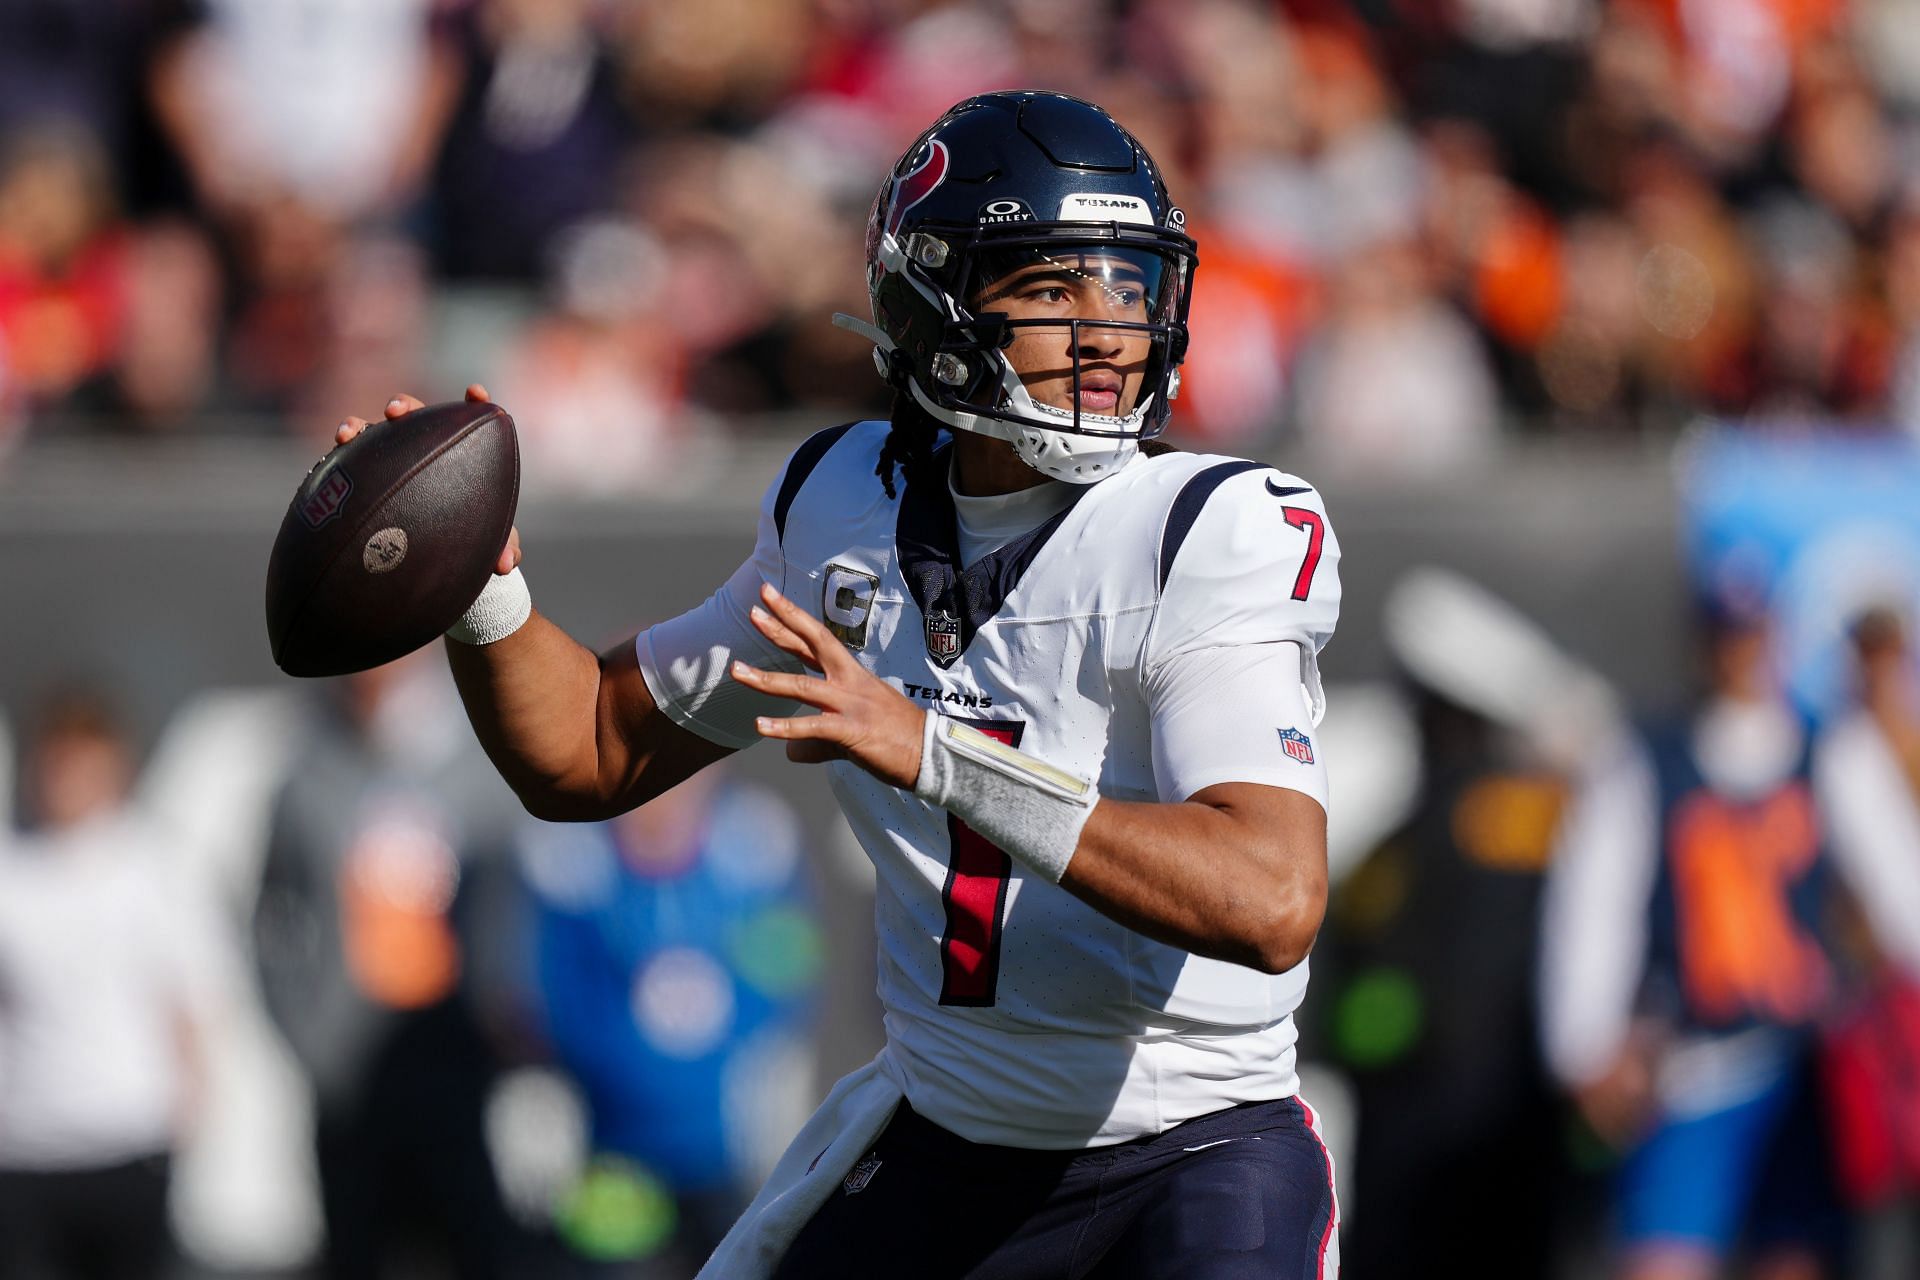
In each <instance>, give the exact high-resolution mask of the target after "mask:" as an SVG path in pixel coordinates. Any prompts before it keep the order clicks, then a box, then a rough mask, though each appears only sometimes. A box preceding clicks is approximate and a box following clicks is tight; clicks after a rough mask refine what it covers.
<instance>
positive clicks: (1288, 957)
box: [1060, 788, 1327, 973]
mask: <svg viewBox="0 0 1920 1280" xmlns="http://www.w3.org/2000/svg"><path fill="white" fill-rule="evenodd" d="M1215 790H1220V789H1215V788H1209V791H1215ZM1225 790H1229V791H1230V792H1231V791H1235V790H1239V788H1227V789H1225ZM1262 790H1266V789H1262ZM1201 794H1202V795H1207V794H1208V793H1207V792H1203V793H1201ZM1210 798H1211V799H1212V800H1213V802H1212V803H1200V802H1198V801H1194V800H1189V801H1187V802H1185V803H1182V804H1139V803H1128V802H1125V801H1119V800H1112V799H1104V800H1102V801H1100V803H1099V804H1097V805H1096V806H1094V809H1093V812H1092V814H1091V815H1090V816H1089V817H1088V819H1087V824H1086V826H1085V827H1084V828H1083V829H1082V831H1081V833H1080V843H1079V846H1078V847H1077V848H1076V849H1075V851H1074V855H1073V859H1072V861H1071V862H1069V863H1068V864H1067V870H1066V875H1065V877H1064V878H1063V879H1062V880H1061V882H1060V883H1061V887H1062V888H1065V889H1067V890H1068V891H1070V892H1071V893H1073V894H1074V895H1075V896H1076V897H1079V898H1080V899H1082V900H1083V901H1085V902H1087V903H1089V904H1090V905H1092V906H1094V907H1096V908H1098V909H1099V910H1100V911H1101V913H1102V914H1104V915H1107V916H1110V917H1112V918H1113V919H1115V920H1118V921H1119V922H1120V923H1122V924H1124V925H1126V926H1127V927H1129V928H1131V929H1133V930H1135V931H1137V932H1139V933H1143V934H1145V935H1147V936H1148V937H1150V938H1154V939H1157V940H1158V941H1161V942H1165V943H1168V944H1169V945H1172V946H1177V947H1180V948H1182V949H1183V950H1186V951H1191V952H1193V953H1194V954H1196V955H1204V956H1210V957H1212V958H1214V959H1219V960H1227V961H1230V962H1232V963H1234V964H1242V965H1247V966H1249V967H1250V968H1255V969H1260V970H1263V971H1265V972H1268V973H1281V972H1284V971H1286V970H1287V969H1290V968H1292V967H1293V966H1294V965H1296V964H1298V963H1299V962H1300V961H1301V960H1302V959H1303V958H1305V956H1306V954H1307V951H1308V950H1309V948H1311V947H1312V945H1313V939H1314V936H1315V934H1316V933H1318V932H1319V929H1320V922H1321V919H1322V917H1323V916H1324V915H1325V911H1326V898H1327V872H1326V842H1325V815H1324V813H1322V812H1320V810H1319V806H1318V805H1317V804H1315V803H1314V802H1313V801H1312V800H1310V799H1308V798H1306V797H1304V796H1301V797H1298V798H1297V801H1284V802H1283V803H1285V804H1286V807H1287V808H1288V809H1289V813H1288V814H1287V815H1286V819H1285V820H1284V821H1279V822H1276V821H1275V815H1274V814H1272V813H1271V812H1268V811H1266V810H1267V808H1268V805H1267V802H1268V801H1270V800H1271V799H1272V797H1261V798H1260V800H1259V802H1258V804H1257V808H1258V810H1259V811H1255V809H1253V808H1249V807H1247V806H1246V805H1245V804H1244V803H1242V802H1243V801H1244V800H1245V799H1246V797H1236V796H1234V795H1232V794H1228V795H1226V796H1215V797H1210ZM1315 815H1317V817H1318V830H1317V831H1313V830H1303V829H1302V828H1303V827H1310V826H1312V825H1313V823H1314V817H1315Z"/></svg>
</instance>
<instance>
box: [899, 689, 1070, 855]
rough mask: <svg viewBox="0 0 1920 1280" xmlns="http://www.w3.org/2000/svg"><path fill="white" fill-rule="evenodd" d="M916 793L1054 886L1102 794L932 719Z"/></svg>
mask: <svg viewBox="0 0 1920 1280" xmlns="http://www.w3.org/2000/svg"><path fill="white" fill-rule="evenodd" d="M913 793H914V794H915V795H916V796H919V797H920V798H921V799H922V800H925V801H928V802H929V803H931V804H937V805H939V806H940V807H941V808H942V809H945V810H946V811H947V812H949V813H951V814H953V815H954V816H955V817H957V818H959V819H960V820H961V821H962V822H965V823H966V824H967V825H968V826H969V827H972V828H973V829H974V830H975V831H978V832H979V833H980V834H981V835H983V836H985V837H986V838H987V839H988V840H989V841H991V842H992V843H993V844H995V845H997V846H998V847H999V848H1001V849H1003V850H1005V851H1006V852H1007V853H1008V854H1009V855H1011V856H1013V857H1015V858H1018V859H1020V861H1021V862H1022V863H1024V864H1025V865H1026V866H1028V867H1031V868H1032V869H1033V870H1034V871H1036V872H1038V873H1039V874H1041V875H1043V876H1045V877H1046V878H1047V879H1048V880H1050V881H1052V882H1053V883H1054V884H1059V883H1060V877H1061V876H1063V875H1065V874H1066V872H1067V863H1068V861H1069V860H1070V859H1071V858H1072V857H1073V851H1074V849H1075V848H1076V847H1078V846H1079V844H1080V829H1081V828H1082V827H1084V826H1086V825H1087V817H1088V815H1089V814H1091V813H1092V812H1093V806H1094V804H1095V802H1097V801H1098V800H1099V799H1100V793H1099V791H1097V790H1096V789H1095V788H1094V785H1093V783H1092V782H1090V781H1089V780H1087V779H1086V778H1081V777H1076V776H1075V775H1073V774H1071V773H1068V772H1066V771H1065V770H1064V769H1056V768H1054V767H1053V766H1052V765H1050V764H1048V763H1046V762H1045V761H1044V760H1039V759H1036V758H1035V757H1033V756H1030V755H1027V754H1026V753H1025V752H1023V751H1016V750H1015V749H1014V748H1012V747H1010V746H1008V745H1007V744H1006V743H1004V742H1001V741H999V740H998V739H997V738H991V737H988V736H987V735H986V734H984V733H982V732H980V731H979V730H978V729H975V728H973V727H972V726H970V725H964V724H961V723H960V722H959V721H958V720H954V719H951V718H950V717H947V716H943V715H941V714H940V713H939V712H937V711H929V712H927V723H926V728H925V729H924V730H923V731H922V733H921V736H920V776H919V778H918V779H916V780H915V782H914V784H913Z"/></svg>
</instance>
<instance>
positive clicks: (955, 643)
mask: <svg viewBox="0 0 1920 1280" xmlns="http://www.w3.org/2000/svg"><path fill="white" fill-rule="evenodd" d="M927 656H928V657H929V658H932V659H933V660H934V661H935V662H937V663H939V664H940V665H941V666H943V667H950V666H952V665H953V660H954V659H955V658H957V657H959V656H960V619H958V618H956V617H954V616H953V615H952V614H951V613H948V612H947V611H946V610H945V609H941V610H938V611H937V612H934V613H930V614H928V615H927Z"/></svg>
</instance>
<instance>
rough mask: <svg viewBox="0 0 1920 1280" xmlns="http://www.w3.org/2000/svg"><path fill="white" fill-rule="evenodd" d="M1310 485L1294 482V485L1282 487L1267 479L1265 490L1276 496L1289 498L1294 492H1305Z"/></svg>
mask: <svg viewBox="0 0 1920 1280" xmlns="http://www.w3.org/2000/svg"><path fill="white" fill-rule="evenodd" d="M1312 487H1313V486H1312V485H1306V484H1295V485H1288V486H1286V487H1285V488H1282V487H1281V486H1279V485H1277V484H1275V483H1274V482H1273V481H1272V480H1268V481H1267V492H1268V493H1270V494H1272V495H1273V496H1274V497H1276V498H1291V497H1292V496H1293V495H1294V494H1296V493H1305V492H1307V491H1308V490H1309V489H1311V488H1312Z"/></svg>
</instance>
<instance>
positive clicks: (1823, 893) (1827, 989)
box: [1541, 584, 1920, 1277]
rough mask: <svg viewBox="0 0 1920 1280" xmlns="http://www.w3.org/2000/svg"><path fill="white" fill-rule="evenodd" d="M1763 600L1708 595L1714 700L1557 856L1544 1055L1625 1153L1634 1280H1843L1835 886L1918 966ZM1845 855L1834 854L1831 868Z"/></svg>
mask: <svg viewBox="0 0 1920 1280" xmlns="http://www.w3.org/2000/svg"><path fill="white" fill-rule="evenodd" d="M1765 603H1766V602H1765V600H1764V599H1762V598H1759V596H1758V593H1757V592H1755V591H1753V590H1750V589H1747V587H1746V585H1745V584H1734V585H1729V586H1727V587H1726V588H1725V589H1720V588H1716V589H1714V590H1712V591H1710V592H1709V593H1708V594H1707V595H1706V596H1705V599H1704V619H1705V637H1706V640H1705V658H1706V668H1707V671H1706V683H1707V688H1706V691H1705V694H1704V696H1703V698H1702V700H1701V702H1700V704H1699V705H1698V706H1697V707H1696V708H1694V709H1693V710H1692V711H1691V712H1690V713H1689V714H1688V715H1686V716H1685V717H1684V718H1682V719H1680V720H1678V721H1675V722H1673V723H1670V724H1666V725H1663V726H1658V727H1655V728H1653V729H1651V730H1649V731H1648V732H1647V734H1646V736H1645V738H1644V739H1643V740H1642V741H1640V742H1638V743H1635V744H1630V745H1626V746H1625V747H1624V748H1623V749H1622V750H1620V751H1618V752H1616V753H1614V758H1613V759H1612V760H1611V761H1610V762H1608V763H1606V764H1605V765H1604V766H1602V767H1600V768H1597V769H1595V770H1593V771H1592V774H1591V776H1590V778H1589V779H1588V781H1587V783H1586V785H1585V787H1584V788H1583V790H1582V793H1581V795H1580V797H1579V800H1578V803H1577V804H1576V806H1575V808H1574V811H1573V813H1572V815H1571V817H1570V818H1569V820H1568V822H1567V824H1566V826H1565V829H1564V830H1563V832H1562V835H1561V839H1560V847H1559V851H1558V852H1557V854H1556V856H1555V861H1554V864H1553V869H1552V874H1551V876H1550V882H1549V894H1548V901H1547V908H1546V917H1545V926H1544V933H1543V939H1544V942H1545V948H1544V952H1543V957H1542V966H1543V968H1542V974H1543V982H1542V993H1541V1000H1542V1016H1543V1023H1544V1031H1545V1042H1546V1046H1547V1052H1548V1058H1549V1061H1550V1062H1551V1064H1552V1066H1553V1069H1554V1071H1555V1072H1556V1074H1557V1075H1558V1076H1559V1078H1560V1080H1561V1081H1562V1083H1563V1084H1565V1085H1566V1086H1567V1088H1568V1089H1569V1090H1570V1091H1571V1092H1572V1094H1573V1096H1574V1098H1575V1100H1576V1101H1577V1103H1578V1104H1579V1107H1580V1110H1581V1113H1582V1114H1583V1116H1584V1117H1585V1118H1586V1120H1587V1122H1588V1124H1589V1125H1590V1126H1591V1127H1592V1129H1593V1131H1594V1132H1595V1133H1596V1134H1598V1135H1599V1136H1600V1137H1601V1138H1603V1139H1604V1140H1606V1141H1607V1142H1609V1143H1611V1144H1613V1145H1614V1146H1616V1147H1618V1148H1620V1149H1621V1150H1623V1151H1624V1152H1625V1153H1626V1156H1625V1161H1624V1164H1623V1165H1622V1166H1621V1168H1620V1170H1619V1173H1618V1183H1617V1187H1616V1207H1617V1217H1618V1221H1617V1223H1616V1230H1617V1232H1618V1239H1619V1243H1620V1250H1621V1252H1620V1256H1619V1266H1620V1271H1621V1273H1622V1274H1626V1275H1630V1276H1652V1275H1659V1276H1674V1277H1680V1276H1702V1277H1705V1276H1711V1275H1714V1274H1717V1272H1718V1268H1719V1267H1720V1266H1721V1265H1722V1263H1723V1262H1724V1261H1726V1260H1727V1259H1728V1258H1729V1257H1731V1256H1732V1255H1733V1253H1734V1250H1735V1249H1736V1247H1738V1246H1739V1245H1740V1244H1741V1243H1742V1242H1744V1244H1745V1245H1746V1247H1747V1248H1748V1249H1749V1250H1750V1251H1751V1252H1750V1254H1749V1256H1750V1257H1751V1258H1752V1259H1753V1262H1754V1265H1755V1266H1756V1267H1771V1268H1774V1270H1770V1271H1767V1272H1766V1274H1771V1275H1788V1274H1791V1275H1804V1276H1811V1275H1821V1274H1828V1275H1831V1274H1836V1273H1837V1272H1836V1268H1837V1267H1838V1266H1839V1265H1840V1264H1841V1259H1842V1257H1843V1249H1844V1244H1845V1241H1844V1221H1843V1219H1842V1217H1841V1215H1840V1210H1839V1203H1838V1200H1837V1197H1836V1192H1835V1187H1834V1185H1833V1181H1832V1173H1831V1163H1830V1159H1829V1152H1828V1150H1827V1145H1826V1137H1825V1131H1824V1127H1823V1124H1822V1119H1821V1114H1820V1111H1819V1109H1818V1099H1817V1095H1816V1091H1815V1088H1814V1085H1815V1083H1816V1082H1815V1080H1814V1077H1813V1073H1812V1066H1813V1054H1814V1049H1815V1047H1816V1045H1815V1038H1814V1031H1815V1028H1816V1026H1817V1024H1818V1022H1819V1021H1820V1019H1821V1018H1822V1017H1823V1016H1825V1015H1826V1014H1827V1013H1828V1012H1829V1011H1830V1010H1831V1009H1832V1008H1833V1007H1834V1001H1835V999H1836V985H1837V981H1838V975H1839V969H1838V967H1837V961H1838V957H1839V952H1838V943H1839V941H1840V940H1839V938H1838V937H1837V936H1836V934H1835V917H1834V909H1835V903H1836V900H1837V899H1836V896H1835V889H1836V886H1837V884H1838V883H1842V882H1837V881H1836V878H1835V873H1836V871H1838V872H1840V873H1843V874H1844V875H1845V876H1846V878H1847V882H1851V884H1852V885H1853V888H1854V890H1855V893H1856V895H1857V896H1858V897H1859V898H1860V899H1861V900H1862V901H1872V900H1874V899H1876V898H1881V899H1883V900H1884V901H1885V902H1886V904H1887V905H1888V907H1889V909H1890V914H1888V915H1886V916H1884V917H1882V918H1879V919H1876V923H1877V924H1882V925H1884V926H1887V932H1885V933H1883V934H1882V935H1881V937H1880V941H1881V943H1882V945H1884V946H1888V947H1892V948H1894V949H1895V950H1896V951H1897V952H1898V953H1900V954H1904V955H1911V956H1920V945H1917V942H1920V939H1917V936H1916V935H1920V926H1917V925H1916V921H1920V912H1911V911H1909V912H1906V913H1904V914H1902V913H1900V912H1898V910H1897V904H1899V903H1902V902H1913V901H1914V898H1913V896H1912V892H1913V891H1914V890H1915V889H1920V879H1916V881H1915V884H1914V885H1913V886H1910V887H1909V888H1907V889H1906V890H1903V889H1902V886H1901V884H1900V882H1899V880H1898V878H1897V877H1896V878H1894V879H1892V880H1890V879H1889V878H1888V876H1886V875H1885V874H1881V872H1882V871H1883V870H1884V868H1876V867H1875V866H1874V865H1872V864H1870V863H1869V862H1868V861H1866V860H1863V859H1859V858H1857V857H1850V856H1848V855H1847V854H1846V852H1845V848H1844V844H1836V845H1833V846H1830V845H1829V835H1828V831H1827V829H1826V827H1825V824H1824V821H1823V817H1822V814H1821V812H1820V810H1819V808H1818V807H1817V806H1816V799H1815V791H1814V784H1815V781H1816V778H1815V773H1814V766H1813V754H1812V751H1811V749H1810V748H1811V742H1810V735H1809V733H1808V731H1807V729H1806V727H1805V726H1804V725H1803V723H1802V722H1801V720H1800V719H1799V717H1798V716H1797V714H1796V713H1795V712H1794V711H1793V710H1792V709H1791V708H1790V706H1789V705H1788V703H1787V702H1786V700H1785V698H1784V696H1783V694H1782V693H1781V691H1780V689H1779V687H1778V685H1777V682H1776V679H1775V675H1774V667H1773V656H1772V649H1771V644H1770V635H1769V628H1768V624H1767V622H1766V618H1765ZM1835 855H1838V857H1837V858H1836V856H1835Z"/></svg>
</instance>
